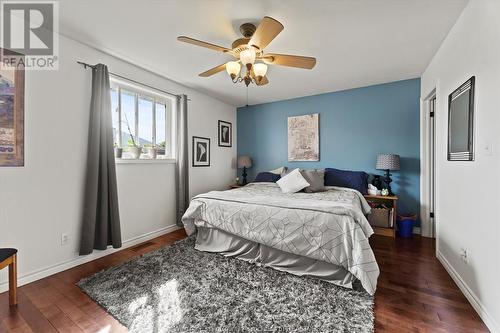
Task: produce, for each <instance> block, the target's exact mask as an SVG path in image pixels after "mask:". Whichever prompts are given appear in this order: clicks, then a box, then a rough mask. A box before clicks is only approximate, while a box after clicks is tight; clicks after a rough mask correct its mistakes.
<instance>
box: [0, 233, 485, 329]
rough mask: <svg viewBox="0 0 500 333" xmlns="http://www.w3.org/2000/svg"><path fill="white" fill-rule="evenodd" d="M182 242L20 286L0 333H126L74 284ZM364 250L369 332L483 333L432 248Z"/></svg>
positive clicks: (400, 245) (424, 244)
mask: <svg viewBox="0 0 500 333" xmlns="http://www.w3.org/2000/svg"><path fill="white" fill-rule="evenodd" d="M184 237H185V233H184V231H183V230H179V231H176V232H173V233H170V234H167V235H164V236H161V237H158V238H155V239H153V240H152V241H149V242H146V243H144V244H142V245H139V246H135V247H133V248H129V249H125V250H122V251H119V252H116V253H114V254H112V255H109V256H106V257H103V258H100V259H97V260H95V261H92V262H89V263H87V264H84V265H81V266H78V267H75V268H72V269H69V270H67V271H64V272H61V273H59V274H56V275H53V276H50V277H47V278H44V279H41V280H38V281H36V282H33V283H30V284H28V285H25V286H22V287H21V288H19V305H18V306H17V308H9V306H8V295H7V293H3V294H0V332H102V333H106V332H126V331H127V330H126V329H125V328H124V327H123V326H122V325H120V323H118V322H117V321H116V320H115V319H114V318H113V317H111V316H110V315H108V314H107V313H106V311H105V310H103V309H102V308H101V307H100V306H99V305H97V304H96V303H94V302H93V301H92V300H91V299H90V298H89V297H87V296H86V295H85V294H84V293H82V292H81V291H80V289H79V288H78V287H76V286H75V283H76V282H78V281H79V280H80V279H81V278H83V277H85V276H89V275H91V274H93V273H95V272H97V271H99V270H102V269H104V268H107V267H110V266H114V265H118V264H120V263H122V262H124V261H126V260H128V259H130V258H131V257H134V256H138V255H141V254H143V253H146V252H149V251H152V250H154V249H156V248H159V247H161V246H165V245H167V244H170V243H172V242H174V241H176V240H178V239H182V238H184ZM371 243H372V247H373V249H374V251H375V255H376V257H377V261H378V263H379V266H380V269H381V275H380V278H379V281H378V289H377V293H376V295H375V321H376V323H375V327H376V332H464V333H465V332H467V333H472V332H488V329H487V328H486V326H485V325H484V324H483V322H482V321H481V319H480V318H479V316H478V315H477V314H476V312H475V311H474V310H473V309H472V307H471V306H470V304H469V303H468V302H467V300H466V299H465V297H464V296H463V295H462V293H461V292H460V290H459V289H458V287H457V286H456V285H455V283H454V282H453V281H452V280H451V278H450V277H449V276H448V274H447V273H446V271H445V270H444V268H443V267H442V266H441V264H440V263H439V262H438V261H437V259H436V258H435V247H434V241H433V240H431V239H427V238H420V237H417V238H414V239H410V240H402V239H397V240H396V241H394V240H393V239H391V238H388V237H383V236H373V237H372V239H371ZM19 260H22V258H19Z"/></svg>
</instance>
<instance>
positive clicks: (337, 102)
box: [237, 79, 420, 214]
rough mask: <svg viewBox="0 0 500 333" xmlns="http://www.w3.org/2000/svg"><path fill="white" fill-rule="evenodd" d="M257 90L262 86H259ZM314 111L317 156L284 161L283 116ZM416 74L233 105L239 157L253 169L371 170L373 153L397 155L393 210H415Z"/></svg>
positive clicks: (251, 172) (251, 173) (417, 175)
mask: <svg viewBox="0 0 500 333" xmlns="http://www.w3.org/2000/svg"><path fill="white" fill-rule="evenodd" d="M262 89H265V87H263V88H262ZM311 113H319V126H320V161H319V162H288V156H287V154H288V153H287V151H288V148H287V147H288V135H287V118H288V117H289V116H298V115H305V114H311ZM419 113H420V79H412V80H404V81H397V82H391V83H387V84H380V85H374V86H369V87H364V88H357V89H351V90H345V91H339V92H333V93H327V94H321V95H314V96H307V97H301V98H296V99H290V100H284V101H279V102H273V103H265V104H259V105H252V106H247V107H241V108H238V124H237V129H238V131H237V133H238V156H241V155H249V156H251V157H252V160H253V167H252V168H251V169H250V170H249V172H248V173H249V179H253V177H255V175H256V174H257V173H258V172H261V171H269V170H272V169H275V168H278V167H280V166H288V167H289V168H304V169H314V168H326V167H334V168H339V169H346V170H362V171H366V172H368V173H371V174H383V171H381V170H376V169H375V161H376V157H377V154H378V153H394V154H399V155H400V156H401V170H400V171H394V172H393V177H392V178H393V182H392V183H391V186H392V189H393V192H394V193H396V194H397V195H398V196H399V197H400V201H399V207H398V208H399V209H398V213H417V214H418V213H419V210H420V203H419V201H420V117H419Z"/></svg>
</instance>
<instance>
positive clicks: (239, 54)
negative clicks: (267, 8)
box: [177, 16, 316, 87]
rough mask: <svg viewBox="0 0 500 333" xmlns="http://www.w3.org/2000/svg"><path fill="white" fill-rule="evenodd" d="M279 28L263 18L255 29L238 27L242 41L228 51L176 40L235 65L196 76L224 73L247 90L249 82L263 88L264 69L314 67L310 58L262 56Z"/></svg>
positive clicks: (313, 59)
mask: <svg viewBox="0 0 500 333" xmlns="http://www.w3.org/2000/svg"><path fill="white" fill-rule="evenodd" d="M283 28H284V27H283V24H281V23H280V22H278V21H277V20H275V19H273V18H272V17H269V16H265V17H264V18H263V19H262V21H261V22H260V24H259V26H258V27H256V26H255V25H254V24H252V23H244V24H242V25H241V26H240V32H241V33H242V35H243V38H239V39H237V40H235V41H234V42H233V44H232V45H231V48H230V49H229V48H226V47H223V46H219V45H215V44H211V43H207V42H204V41H201V40H197V39H194V38H190V37H186V36H179V37H177V40H178V41H181V42H185V43H189V44H193V45H197V46H201V47H206V48H209V49H211V50H214V51H218V52H222V53H226V54H229V55H231V56H233V57H234V58H236V59H237V60H236V61H228V62H227V63H224V64H222V65H219V66H216V67H214V68H211V69H209V70H208V71H206V72H203V73H201V74H199V76H201V77H208V76H212V75H214V74H217V73H219V72H222V71H223V70H224V69H225V70H226V71H227V73H228V74H229V75H230V76H231V80H232V81H233V82H234V83H238V82H244V83H245V85H246V86H247V87H248V85H249V84H250V83H252V82H253V83H255V84H256V85H258V86H263V85H265V84H268V83H269V80H268V78H267V76H266V73H267V65H280V66H288V67H297V68H305V69H312V68H313V67H314V65H316V58H313V57H304V56H296V55H289V54H278V53H265V52H264V49H265V48H266V46H267V45H269V43H271V41H272V40H273V39H274V38H275V37H276V36H277V35H278V34H279V33H280V32H281V31H282V30H283ZM256 61H258V62H256ZM242 64H243V65H244V66H245V68H246V72H245V73H244V74H241V73H240V70H241V65H242Z"/></svg>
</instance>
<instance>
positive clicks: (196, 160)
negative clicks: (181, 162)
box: [193, 136, 210, 167]
mask: <svg viewBox="0 0 500 333" xmlns="http://www.w3.org/2000/svg"><path fill="white" fill-rule="evenodd" d="M209 166H210V138H202V137H199V136H193V167H209Z"/></svg>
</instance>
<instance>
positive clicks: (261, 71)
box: [253, 63, 267, 77]
mask: <svg viewBox="0 0 500 333" xmlns="http://www.w3.org/2000/svg"><path fill="white" fill-rule="evenodd" d="M253 72H254V73H255V76H261V77H264V76H266V73H267V65H266V64H262V63H258V64H255V65H254V66H253Z"/></svg>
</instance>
